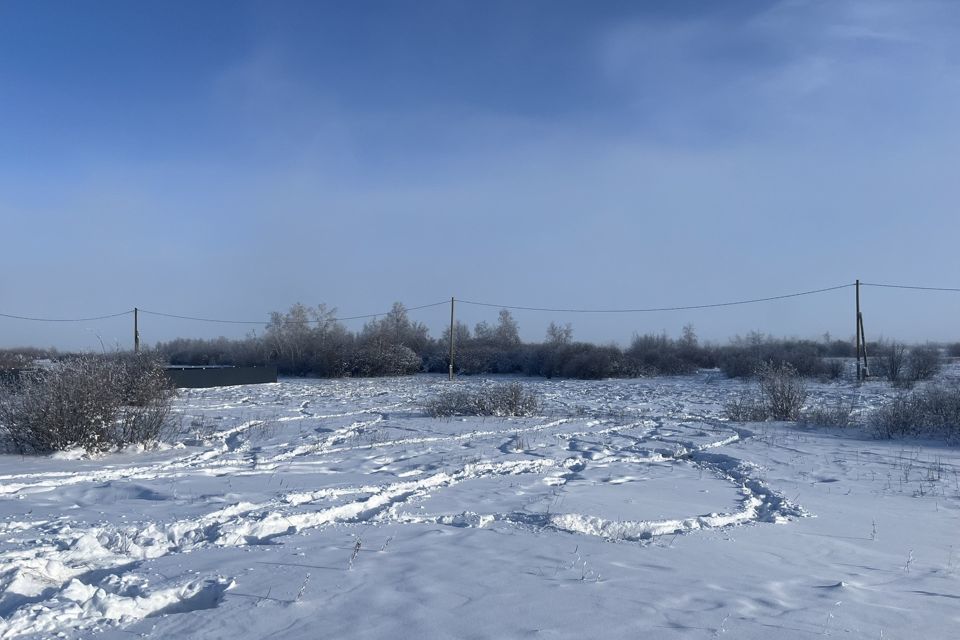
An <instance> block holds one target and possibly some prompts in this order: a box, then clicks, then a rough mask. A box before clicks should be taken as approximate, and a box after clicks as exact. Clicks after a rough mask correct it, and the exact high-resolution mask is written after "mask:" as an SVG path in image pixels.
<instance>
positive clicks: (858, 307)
mask: <svg viewBox="0 0 960 640" xmlns="http://www.w3.org/2000/svg"><path fill="white" fill-rule="evenodd" d="M856 323H857V382H860V380H862V379H863V375H862V370H861V368H860V326H861V322H860V278H857V317H856Z"/></svg>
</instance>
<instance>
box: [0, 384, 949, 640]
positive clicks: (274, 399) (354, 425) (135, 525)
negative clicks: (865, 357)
mask: <svg viewBox="0 0 960 640" xmlns="http://www.w3.org/2000/svg"><path fill="white" fill-rule="evenodd" d="M521 382H522V383H523V384H526V385H530V386H531V387H532V388H534V389H535V390H537V391H538V392H539V393H540V394H541V396H542V397H543V398H544V401H545V402H544V404H545V407H544V412H543V413H544V415H542V416H538V417H535V418H523V419H500V418H486V419H483V418H466V419H452V420H448V419H433V418H428V417H425V416H424V415H423V413H422V411H421V410H420V409H419V406H420V403H421V402H422V401H423V400H424V399H426V398H429V397H432V396H433V395H435V394H437V393H440V392H442V391H443V390H444V389H447V388H449V386H450V383H448V382H447V381H445V380H444V379H442V378H440V377H433V376H417V377H412V378H396V379H384V380H333V381H330V380H297V379H294V380H284V381H281V382H279V383H277V384H271V385H261V386H247V387H225V388H217V389H202V390H193V391H184V392H182V393H181V395H180V397H179V398H178V400H177V406H176V413H177V415H178V417H179V419H180V420H181V421H182V424H183V437H182V439H181V442H180V443H178V444H176V445H174V446H164V447H159V448H155V449H146V450H144V449H143V448H129V449H126V450H124V451H121V452H116V453H113V454H108V455H103V456H98V457H95V458H89V457H87V456H83V455H79V454H78V453H77V452H69V453H67V454H66V455H57V456H50V457H42V458H25V457H20V456H0V638H50V637H64V638H88V637H89V638H93V637H95V638H127V637H130V636H131V635H132V636H135V637H136V636H139V637H148V638H171V637H177V638H230V639H231V640H237V639H240V638H268V637H277V638H281V637H282V638H293V639H296V638H316V637H335V638H418V639H419V638H428V639H429V638H453V637H456V638H525V637H530V636H537V637H545V638H551V637H552V638H582V637H597V636H601V635H602V636H603V637H605V638H606V637H608V638H637V637H655V638H671V637H677V638H681V637H682V638H717V637H724V636H727V637H731V638H768V637H770V636H771V635H774V634H775V635H776V636H777V637H778V638H807V637H811V636H823V635H837V636H840V635H843V636H845V637H854V638H881V637H883V638H906V637H950V636H951V635H953V631H954V628H955V625H956V624H957V623H958V622H960V608H958V607H957V600H960V575H958V572H957V565H958V557H957V552H956V551H957V550H956V549H955V546H956V545H957V543H958V540H957V531H960V528H958V524H960V522H958V515H960V480H958V477H960V476H958V469H960V453H958V451H957V450H956V449H954V448H951V447H949V446H947V445H946V444H945V443H940V442H919V441H880V440H874V439H872V438H871V437H870V436H869V435H868V434H866V433H864V432H862V431H859V430H853V429H851V430H846V431H842V430H828V429H815V428H804V427H798V426H796V425H791V424H784V423H765V424H739V423H737V424H735V423H730V422H727V421H726V420H724V419H723V418H722V406H723V403H724V402H725V400H726V399H727V398H729V397H731V396H732V394H737V393H740V392H742V391H743V389H744V387H745V383H741V382H735V381H727V380H724V379H722V378H720V377H718V376H717V375H716V374H714V373H704V374H701V375H698V376H692V377H680V378H659V379H647V380H616V381H600V382H575V381H543V380H527V379H521ZM455 384H457V385H463V386H476V385H483V384H489V381H488V380H481V379H468V380H462V381H458V382H456V383H455ZM811 391H812V397H811V402H833V401H834V400H835V399H836V398H850V399H853V400H855V402H856V406H857V408H858V410H860V411H866V410H868V409H869V408H870V407H873V406H876V405H878V404H880V403H882V402H883V401H884V399H885V398H886V397H888V396H889V394H890V393H891V392H890V389H889V388H887V387H886V385H884V384H882V383H869V384H866V385H863V386H860V387H856V386H854V385H851V384H848V383H832V384H815V385H812V389H811Z"/></svg>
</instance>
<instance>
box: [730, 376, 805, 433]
mask: <svg viewBox="0 0 960 640" xmlns="http://www.w3.org/2000/svg"><path fill="white" fill-rule="evenodd" d="M757 383H758V389H757V392H756V393H755V394H745V395H743V396H741V397H739V398H736V399H734V400H732V401H730V402H728V403H727V404H726V406H725V407H724V414H725V415H726V417H727V418H728V419H730V420H734V421H736V422H760V421H763V420H797V419H798V418H799V417H800V409H801V408H802V407H803V403H804V401H805V400H806V397H807V391H806V385H805V384H804V382H803V379H802V378H801V377H800V376H799V375H797V372H796V369H794V368H793V367H792V366H791V365H789V364H786V363H778V364H775V363H772V362H765V363H763V364H761V365H760V367H759V368H758V369H757Z"/></svg>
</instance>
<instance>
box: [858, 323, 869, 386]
mask: <svg viewBox="0 0 960 640" xmlns="http://www.w3.org/2000/svg"><path fill="white" fill-rule="evenodd" d="M858 321H859V322H858V323H857V324H858V326H859V327H860V342H861V343H862V344H863V379H864V380H866V379H867V378H869V377H870V366H869V365H868V364H867V334H866V333H865V332H864V331H863V314H862V313H861V314H860V316H859V317H858Z"/></svg>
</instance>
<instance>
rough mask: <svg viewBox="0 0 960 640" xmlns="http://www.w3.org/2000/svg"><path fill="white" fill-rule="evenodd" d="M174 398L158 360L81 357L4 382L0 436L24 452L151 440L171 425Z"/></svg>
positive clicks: (103, 447)
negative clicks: (14, 380)
mask: <svg viewBox="0 0 960 640" xmlns="http://www.w3.org/2000/svg"><path fill="white" fill-rule="evenodd" d="M172 394H173V392H172V390H171V389H170V386H169V383H168V382H167V380H166V376H165V375H164V372H163V369H162V368H161V366H160V364H159V361H158V360H155V359H152V358H139V357H135V358H130V359H118V358H107V357H97V356H82V357H79V358H75V359H71V360H66V361H63V362H58V363H56V364H55V365H53V366H52V367H50V368H48V369H43V370H40V371H33V372H30V373H28V374H24V375H23V376H21V378H20V380H19V381H17V382H16V383H15V384H8V385H5V386H4V388H3V390H2V395H0V432H2V433H3V435H4V436H5V437H6V439H7V440H8V441H9V443H10V444H11V445H12V446H13V447H14V448H15V449H16V450H17V451H19V452H20V453H39V454H43V453H50V452H53V451H60V450H64V449H71V448H74V447H82V448H83V449H84V450H86V451H88V452H99V451H105V450H107V449H110V448H111V447H113V446H122V445H126V444H131V443H146V442H150V441H153V440H156V439H157V438H159V437H160V435H161V433H162V431H163V429H164V426H165V425H166V424H167V422H168V421H167V418H168V416H169V412H170V398H171V397H172Z"/></svg>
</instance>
